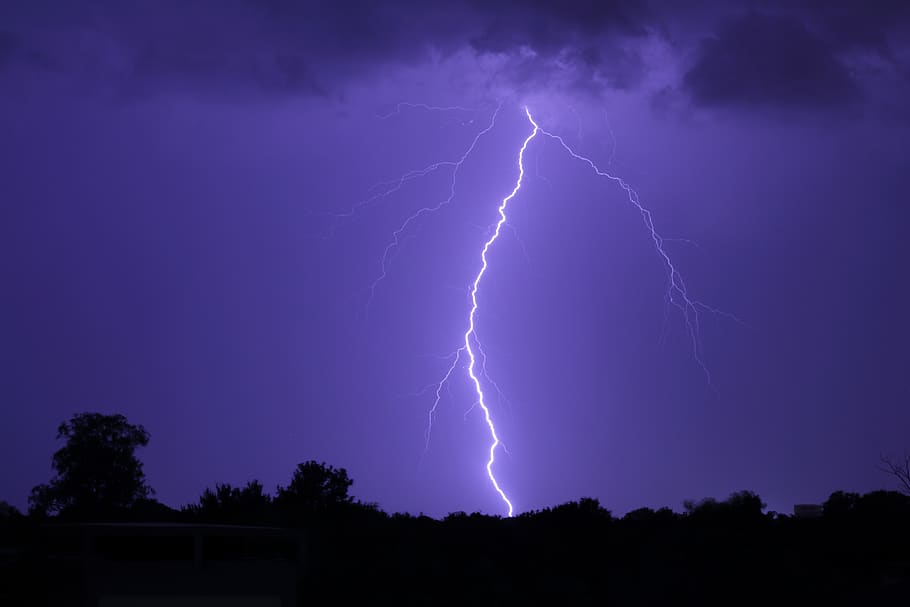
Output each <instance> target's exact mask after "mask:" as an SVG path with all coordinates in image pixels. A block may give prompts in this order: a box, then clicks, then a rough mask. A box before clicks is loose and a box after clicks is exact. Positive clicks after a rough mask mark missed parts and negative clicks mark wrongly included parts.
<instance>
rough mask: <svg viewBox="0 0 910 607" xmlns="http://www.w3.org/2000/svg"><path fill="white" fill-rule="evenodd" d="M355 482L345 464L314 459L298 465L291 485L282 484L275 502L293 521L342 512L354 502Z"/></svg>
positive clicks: (284, 514) (283, 513)
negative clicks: (340, 466)
mask: <svg viewBox="0 0 910 607" xmlns="http://www.w3.org/2000/svg"><path fill="white" fill-rule="evenodd" d="M353 483H354V481H352V480H351V479H350V478H349V477H348V472H347V470H345V469H344V468H334V467H333V466H330V465H328V464H325V463H317V462H315V461H312V460H311V461H308V462H304V463H302V464H298V465H297V469H296V470H294V474H293V476H292V477H291V482H290V483H289V484H288V486H287V487H282V486H280V485H279V486H278V494H277V496H276V497H275V505H276V507H277V508H278V510H279V511H280V512H281V513H282V515H283V516H285V517H286V518H288V519H290V520H291V521H299V520H301V519H306V518H308V517H311V516H313V515H322V514H328V513H333V512H340V511H341V510H343V509H345V508H346V507H347V506H350V505H351V504H353V501H354V498H353V497H352V496H351V495H349V493H348V492H349V491H350V489H351V485H352V484H353Z"/></svg>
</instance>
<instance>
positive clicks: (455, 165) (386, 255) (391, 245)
mask: <svg viewBox="0 0 910 607" xmlns="http://www.w3.org/2000/svg"><path fill="white" fill-rule="evenodd" d="M401 105H408V106H415V107H426V108H428V109H436V110H448V109H452V108H435V107H433V106H423V105H421V104H399V106H401ZM501 108H502V104H501V103H500V104H498V105H497V106H496V110H494V111H493V115H492V116H491V117H490V124H488V125H487V127H486V128H485V129H483V130H481V131H480V132H478V133H477V135H475V136H474V139H473V140H472V141H471V145H469V146H468V148H467V149H466V150H465V151H464V153H463V154H462V155H461V157H460V158H459V159H458V160H448V161H442V162H435V163H433V164H430V165H427V166H426V167H424V168H422V169H419V170H416V171H409V172H408V173H405V174H404V175H402V176H401V177H400V178H399V179H398V180H397V181H395V182H392V187H391V188H389V189H386V190H383V191H382V192H380V193H379V194H377V195H375V196H374V197H373V199H375V198H376V197H378V196H380V195H381V196H382V197H385V196H388V195H389V194H392V193H393V192H397V191H398V190H400V189H401V187H402V186H403V185H404V184H405V183H406V182H407V181H410V180H412V179H416V178H418V177H423V176H424V175H427V174H429V173H431V172H433V171H435V170H437V169H439V168H440V167H444V166H449V167H452V181H451V182H450V187H449V195H448V197H447V198H445V199H444V200H441V201H440V202H437V203H436V204H434V205H430V206H425V207H422V208H420V209H418V210H416V211H414V212H413V213H412V214H411V215H409V216H408V217H406V218H405V220H404V221H402V222H401V224H400V225H399V226H398V228H396V229H395V231H394V232H392V239H391V240H390V241H389V242H388V243H387V244H386V246H385V249H383V251H382V257H381V258H380V260H379V275H378V276H377V277H376V279H375V280H373V283H372V284H371V285H370V296H369V299H368V300H367V305H369V304H370V302H372V301H373V297H374V296H375V295H376V287H378V286H379V283H381V282H382V281H383V280H385V278H386V276H388V270H389V262H390V260H391V256H392V253H393V252H394V251H395V250H397V249H399V248H400V247H401V238H402V236H403V234H404V233H405V231H406V230H407V229H408V228H409V227H410V226H411V225H412V224H413V223H414V222H415V221H417V220H418V219H420V218H421V217H422V216H423V215H426V214H429V213H435V212H436V211H438V210H440V209H442V208H443V207H445V206H447V205H449V204H451V202H452V201H453V200H454V199H455V182H456V180H457V178H458V171H459V170H460V169H461V167H462V166H463V165H464V163H465V161H466V160H467V159H468V157H469V156H470V155H471V152H473V151H474V148H475V147H477V142H478V141H480V138H481V137H483V136H484V135H486V134H487V133H489V132H490V131H492V130H493V127H495V126H496V117H497V116H498V115H499V110H500V109H501ZM457 109H461V108H457ZM367 201H368V202H369V201H371V199H367ZM363 204H366V203H363ZM361 206H362V205H361ZM456 363H457V359H456Z"/></svg>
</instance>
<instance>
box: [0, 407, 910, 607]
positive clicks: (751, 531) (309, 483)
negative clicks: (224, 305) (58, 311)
mask: <svg viewBox="0 0 910 607" xmlns="http://www.w3.org/2000/svg"><path fill="white" fill-rule="evenodd" d="M88 415H95V414H88ZM77 417H80V416H77ZM127 426H130V427H127ZM137 429H138V430H141V427H133V426H131V425H130V424H128V423H127V422H126V420H125V419H123V418H122V417H120V416H100V417H81V418H80V419H76V418H74V419H73V420H70V421H69V422H67V423H66V424H64V425H62V426H61V428H60V432H59V434H60V436H61V438H64V439H66V441H67V446H68V447H69V446H74V447H75V446H76V445H78V446H79V447H78V449H75V451H76V452H79V453H80V454H81V455H82V456H83V457H85V456H87V455H88V456H90V457H91V458H92V459H93V461H94V464H93V467H94V472H92V474H90V475H89V476H90V477H91V478H80V475H82V474H85V473H86V472H87V469H86V468H85V467H82V468H80V467H79V466H77V465H75V464H74V463H73V462H67V454H68V453H73V452H74V451H73V450H71V451H66V452H64V453H63V454H62V455H61V452H59V451H58V453H57V454H55V456H54V470H55V471H56V476H55V477H54V478H53V479H52V480H51V481H50V482H49V483H48V484H46V485H41V486H39V487H36V489H35V491H33V492H32V497H31V500H30V512H29V513H28V514H21V513H18V512H16V511H15V510H14V509H10V508H4V507H2V506H0V537H3V538H5V540H4V542H5V544H6V545H11V544H16V543H19V544H20V545H24V544H27V543H28V542H29V541H31V540H30V539H29V538H32V537H34V534H35V532H36V530H37V529H39V528H40V527H41V526H45V527H46V526H47V525H53V524H57V523H59V522H67V521H69V522H72V521H80V520H81V521H90V520H105V521H110V520H120V521H128V520H132V521H158V522H174V523H197V524H201V523H206V524H208V523H215V524H236V525H267V526H279V527H295V528H299V529H302V530H303V532H304V533H305V536H306V538H307V554H308V556H307V562H306V567H305V570H304V573H303V574H302V577H301V581H300V588H301V594H300V596H301V601H302V602H303V603H312V602H317V603H318V602H332V603H342V604H344V603H352V602H354V601H369V602H370V603H376V602H379V603H391V604H434V605H435V604H444V605H448V604H472V605H507V604H508V605H511V604H522V605H528V604H564V603H570V602H571V603H573V604H604V603H609V604H616V605H666V604H674V605H677V604H706V603H720V602H723V603H726V604H780V603H784V604H791V603H796V602H803V603H805V604H813V605H814V604H829V605H838V604H851V605H879V604H881V605H884V604H889V605H890V604H908V602H910V497H908V496H907V495H903V494H901V493H898V492H892V491H876V492H872V493H867V494H865V495H858V494H854V493H845V492H840V491H838V492H835V493H833V494H832V495H831V496H830V497H829V498H828V499H827V500H826V501H825V502H824V504H823V508H822V511H821V512H820V513H818V514H819V516H818V517H816V518H797V517H794V516H790V515H786V514H780V513H774V512H767V511H766V508H765V504H764V503H762V500H761V499H760V497H759V496H758V495H756V494H755V493H752V492H749V491H741V492H737V493H734V494H732V495H731V496H729V497H728V498H727V499H724V500H715V499H711V498H708V499H704V500H701V501H690V502H685V503H684V509H683V511H682V512H674V511H672V510H670V509H669V508H661V509H658V510H653V509H649V508H641V509H638V510H634V511H632V512H629V513H627V514H625V515H624V516H622V517H616V516H614V515H613V514H612V513H611V512H610V511H609V510H607V509H606V508H604V507H603V506H601V504H600V503H599V502H598V501H597V500H596V499H590V498H582V499H580V500H578V501H573V502H569V503H566V504H561V505H559V506H555V507H552V508H545V509H542V510H537V511H533V512H527V513H524V514H521V515H519V516H516V517H514V518H501V517H499V516H488V515H482V514H478V513H474V514H467V513H464V512H458V513H453V514H450V515H448V516H446V517H445V518H443V519H441V520H437V519H432V518H429V517H424V516H413V515H409V514H388V513H385V512H383V511H382V510H380V509H379V508H378V507H377V506H376V505H373V504H366V503H362V502H359V501H357V500H355V499H354V498H353V497H352V496H351V493H350V489H351V486H352V480H351V479H350V478H349V477H348V475H347V472H346V471H345V470H344V469H336V468H334V467H332V466H330V465H327V464H323V463H318V462H312V461H311V462H305V463H303V464H300V465H299V466H298V467H297V468H296V469H295V470H294V471H293V473H292V474H291V478H290V481H289V482H288V484H287V485H284V486H279V487H277V488H276V490H275V491H274V492H269V491H266V490H265V489H264V488H263V486H262V485H261V484H260V483H259V482H257V481H251V482H249V483H248V484H246V485H244V486H239V487H238V486H231V485H226V484H216V485H215V486H213V487H211V488H209V489H206V490H204V491H203V493H202V495H201V496H200V498H199V500H198V501H197V502H195V503H193V504H190V505H187V506H184V507H182V508H180V509H171V508H169V507H167V506H165V505H163V504H160V503H158V502H156V501H155V500H154V497H153V492H152V491H151V488H150V487H148V486H147V485H146V484H145V481H144V476H143V475H142V474H141V463H140V462H139V461H138V459H135V458H134V459H130V458H129V457H127V455H130V454H132V449H135V447H137V446H141V445H142V444H144V443H143V441H144V442H147V434H145V433H144V430H141V431H138V432H137ZM125 436H131V437H132V438H133V439H135V441H138V442H135V444H133V445H132V449H131V448H130V446H129V443H130V441H129V440H125V439H124V437H125ZM93 443H94V446H92V444H93ZM61 451H62V450H61ZM127 452H129V453H127ZM105 458H107V460H105ZM104 461H109V462H110V461H116V465H114V466H110V467H109V468H106V467H105V465H104V464H103V462H104ZM124 470H131V472H130V473H129V475H128V476H129V478H130V479H131V480H129V483H130V484H129V486H130V487H132V488H133V490H132V491H131V492H130V491H122V490H120V489H116V488H113V487H107V484H108V483H116V482H123V478H122V475H123V474H124ZM137 479H139V481H140V482H133V481H136V480H137ZM17 538H18V539H17ZM4 542H0V544H3V543H4ZM16 567H19V569H17V568H16ZM33 574H34V572H33V571H32V572H31V573H30V571H29V570H28V568H27V567H26V566H25V565H22V564H21V563H20V564H19V565H12V564H10V563H6V564H5V566H4V567H2V568H0V588H2V587H3V584H4V583H9V584H11V586H9V587H13V586H15V585H17V584H18V587H19V588H22V586H23V584H29V583H34V584H40V583H43V582H40V581H37V580H36V579H35V578H34V575H33ZM30 575H32V576H33V577H29V576H30ZM29 580H32V581H31V582H30V581H29ZM3 596H4V595H3V594H2V592H0V598H2V597H3ZM10 596H11V595H10ZM0 602H2V601H0Z"/></svg>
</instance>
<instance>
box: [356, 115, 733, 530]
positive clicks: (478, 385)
mask: <svg viewBox="0 0 910 607" xmlns="http://www.w3.org/2000/svg"><path fill="white" fill-rule="evenodd" d="M403 108H420V109H425V110H432V111H474V110H471V109H469V108H462V107H460V106H448V107H440V106H430V105H426V104H414V103H399V104H398V105H397V106H396V109H395V111H394V112H392V113H390V114H388V115H386V116H383V117H382V118H389V117H391V116H394V115H396V114H398V113H400V112H401V110H402V109H403ZM501 108H502V104H501V103H500V104H499V105H497V107H496V110H495V111H494V112H493V113H492V116H491V118H490V122H489V125H488V126H487V127H486V128H484V129H483V130H481V131H479V132H478V133H477V134H476V135H475V137H474V139H473V140H472V142H471V144H470V145H469V146H468V148H467V149H466V150H465V152H464V153H463V154H462V155H461V156H460V157H459V158H458V159H457V160H452V161H441V162H436V163H433V164H430V165H427V166H426V167H424V168H422V169H417V170H412V171H409V172H408V173H405V174H404V175H402V176H401V177H400V178H399V179H397V180H395V181H391V182H386V183H385V184H380V185H381V186H383V187H384V189H382V190H381V191H379V192H378V193H376V194H374V195H373V196H372V197H370V198H368V199H367V200H365V201H362V202H360V203H357V204H355V205H354V206H353V207H352V208H351V210H350V212H349V213H346V214H344V215H342V216H340V217H346V216H350V215H353V214H354V213H356V212H357V210H358V209H359V208H360V207H361V206H363V205H366V204H369V203H371V202H373V201H375V200H377V199H378V198H384V197H386V196H389V195H391V194H393V193H394V192H397V191H398V190H400V189H401V188H402V187H403V186H404V184H405V183H407V182H408V181H410V180H412V179H417V178H419V177H423V176H425V175H428V174H429V173H431V172H434V171H436V170H438V169H440V168H442V167H451V168H452V180H451V184H450V188H449V195H448V197H447V198H445V199H444V200H442V201H440V202H438V203H436V204H434V205H429V206H425V207H422V208H420V209H418V210H417V211H415V212H414V213H412V214H411V215H409V216H408V217H407V218H405V220H404V221H403V222H402V223H401V224H400V225H399V226H398V228H397V229H396V230H395V231H394V232H393V233H392V237H391V239H390V240H389V242H388V243H387V245H386V247H385V249H384V250H383V253H382V256H381V258H380V261H379V266H380V268H379V269H380V271H379V274H378V276H377V277H376V279H375V280H374V281H373V283H372V284H371V286H370V300H372V298H373V295H374V294H375V291H376V288H377V286H378V285H379V284H380V283H381V282H382V280H383V279H385V278H386V276H387V272H388V267H389V263H390V260H391V256H392V253H393V252H394V251H395V250H396V249H398V248H399V247H400V246H401V239H402V237H403V235H404V234H405V232H406V231H407V230H408V228H409V227H410V226H411V225H412V224H414V222H416V221H417V220H418V219H420V218H421V217H422V216H423V215H426V214H429V213H434V212H436V211H439V210H440V209H442V208H443V207H445V206H447V205H449V204H450V203H452V201H453V200H454V199H455V184H456V180H457V176H458V172H459V170H460V169H461V168H462V166H463V165H464V163H465V162H466V160H467V159H468V157H469V156H470V155H471V153H472V152H473V151H474V149H475V147H476V146H477V144H478V141H479V140H480V138H481V137H483V136H484V135H485V134H487V133H489V132H490V131H491V130H493V128H494V127H495V125H496V117H497V115H498V113H499V111H500V109H501ZM524 113H525V116H526V117H527V119H528V123H529V124H530V126H531V132H530V134H529V135H528V136H527V137H526V138H525V139H524V141H523V142H522V144H521V147H520V148H519V150H518V159H517V164H518V177H517V179H516V181H515V185H514V186H513V188H512V190H511V191H510V192H509V193H508V195H506V196H505V197H504V198H503V199H502V200H501V201H500V204H499V207H498V209H497V211H498V215H499V218H498V220H497V221H496V223H495V224H493V225H492V226H491V227H492V233H491V235H490V236H489V238H488V239H487V240H486V241H485V242H484V243H483V247H482V248H481V251H480V268H479V269H478V271H477V274H476V275H475V277H474V280H473V282H471V285H470V302H471V305H470V310H469V312H468V317H467V328H466V330H465V332H464V340H463V344H462V345H461V346H459V347H458V348H457V349H456V350H455V351H453V352H452V353H451V354H449V356H448V357H447V358H450V359H451V364H449V366H448V367H447V368H446V371H445V373H444V374H443V376H442V378H441V379H440V380H439V381H438V382H436V383H434V384H429V385H428V386H426V387H425V388H424V389H423V390H421V392H420V394H424V393H426V392H428V391H431V390H432V391H433V393H434V395H435V398H434V401H433V405H432V407H431V408H430V409H429V411H428V413H427V428H426V433H425V450H424V454H426V452H427V451H428V450H429V444H430V436H431V433H432V429H433V422H434V420H435V417H436V413H437V410H438V408H439V405H440V403H441V401H442V398H443V391H444V390H445V389H446V387H447V386H448V384H449V382H450V381H451V380H452V377H453V375H454V374H455V372H456V370H457V369H458V368H459V365H461V364H464V362H466V363H467V374H468V378H469V379H470V381H471V384H472V385H473V387H474V392H475V394H476V400H475V401H474V403H473V404H472V406H471V408H470V409H469V410H468V413H469V412H470V411H471V410H473V409H474V408H475V407H479V408H480V409H481V411H482V413H483V417H484V421H485V423H486V425H487V429H488V430H489V436H490V445H489V450H488V458H487V462H486V472H487V477H488V478H489V481H490V483H491V485H492V486H493V489H495V491H496V493H497V494H498V495H499V497H500V499H501V500H502V502H503V504H504V505H505V506H506V508H507V510H508V516H510V517H511V516H512V515H513V513H514V507H513V504H512V501H511V500H510V499H509V497H508V496H507V495H506V493H505V491H504V490H503V488H502V486H501V485H500V483H499V481H498V479H497V478H496V475H495V473H494V466H495V464H496V452H497V450H498V449H499V448H500V447H502V448H503V450H504V451H505V452H506V453H508V451H506V450H505V446H504V445H503V442H502V440H501V439H500V437H499V434H498V433H497V430H496V425H495V424H494V421H493V417H492V414H491V412H490V408H489V406H488V404H487V396H486V394H485V392H484V382H485V383H486V384H487V385H489V386H490V387H492V388H493V389H495V390H496V392H497V393H498V395H499V400H500V402H502V401H505V400H507V399H505V396H504V394H503V392H502V390H501V388H500V387H499V385H498V384H497V383H496V382H495V381H493V379H492V378H490V377H489V375H488V374H487V370H486V361H487V356H486V354H485V352H484V350H483V346H482V344H481V341H480V338H479V337H478V334H477V324H476V317H477V310H478V308H479V302H478V293H479V290H480V287H481V283H482V282H483V278H484V275H485V274H486V273H487V269H488V268H489V259H488V254H489V253H490V251H491V249H492V247H493V246H494V245H495V243H496V241H497V240H498V239H499V236H500V234H501V233H502V229H503V226H508V224H507V211H508V208H509V203H510V202H511V201H512V200H513V199H515V197H516V196H517V195H518V193H519V191H520V190H521V188H522V185H523V183H524V177H525V166H524V160H525V152H526V150H527V149H528V146H529V145H530V143H531V141H532V140H534V139H535V138H537V136H538V135H544V136H545V137H548V138H549V139H551V140H553V141H555V142H556V143H558V144H559V145H560V146H561V148H562V149H563V150H564V151H565V152H566V153H567V154H568V155H569V156H571V157H572V158H574V159H576V160H578V161H580V162H582V163H584V164H586V165H587V166H588V167H589V168H590V169H591V170H592V171H593V172H594V174H595V175H597V176H598V177H602V178H605V179H608V180H610V181H612V182H614V183H616V184H618V185H619V187H620V188H621V189H622V190H623V191H624V192H625V194H626V197H627V200H628V202H629V203H630V204H632V206H633V207H634V208H635V209H636V210H637V211H638V213H639V214H640V216H641V219H642V221H643V223H644V225H645V228H646V229H647V231H648V234H649V235H650V237H651V240H652V242H653V244H654V248H655V251H656V252H657V254H658V256H659V257H660V259H661V262H662V264H663V266H664V270H665V272H666V275H667V291H666V295H665V299H666V303H667V309H668V310H669V308H670V306H674V307H676V308H678V309H679V310H680V312H681V313H682V317H683V320H684V322H685V327H686V331H687V333H688V336H689V338H690V340H691V343H692V353H693V356H694V359H695V361H696V362H697V363H698V365H699V366H700V368H701V370H702V371H703V372H704V374H705V377H706V379H707V382H708V384H709V385H710V386H711V387H712V388H713V383H712V379H711V373H710V371H709V369H708V366H707V364H706V363H705V360H704V356H703V354H702V346H701V340H700V322H701V319H700V312H705V311H707V312H710V313H712V314H714V315H722V316H726V317H728V318H731V319H732V320H735V321H737V322H740V323H742V321H741V320H740V319H738V318H737V317H736V316H734V315H732V314H729V313H726V312H723V311H721V310H717V309H715V308H713V307H711V306H708V305H706V304H704V303H702V302H701V301H698V300H697V299H694V298H693V297H691V296H690V295H689V291H688V288H687V286H686V283H685V280H684V279H683V277H682V274H681V273H680V272H679V270H678V269H677V268H676V266H675V264H674V263H673V260H672V258H671V257H670V255H669V254H668V253H667V250H666V248H665V246H664V244H665V243H667V242H672V241H673V240H674V239H665V238H664V237H663V236H661V234H660V233H659V232H658V231H657V228H656V227H655V225H654V219H653V216H652V214H651V211H650V210H649V209H648V208H647V207H645V206H644V205H643V204H642V203H641V200H640V199H639V196H638V193H637V192H636V191H635V190H634V189H633V188H632V187H631V186H630V185H629V184H628V183H626V182H625V181H624V180H623V179H622V178H621V177H618V176H616V175H614V174H612V173H610V172H608V171H605V170H603V169H601V168H600V167H599V166H598V165H597V164H596V163H595V162H594V161H593V160H592V159H591V158H589V157H587V156H584V155H582V154H579V153H578V152H576V151H575V150H574V149H573V148H572V147H571V146H570V145H569V144H568V143H567V142H566V141H565V139H563V137H561V136H560V135H557V134H555V133H552V132H550V131H547V130H545V129H543V128H541V127H540V126H539V125H538V123H537V122H536V121H535V120H534V117H533V116H532V114H531V111H530V109H529V108H528V107H525V108H524ZM608 127H609V123H608ZM610 131H611V137H612V129H610ZM613 140H614V142H613V149H612V151H611V157H610V163H611V164H612V160H613V155H614V154H615V146H616V144H615V138H613ZM537 173H538V176H540V175H539V169H538V171H537ZM541 179H543V177H541ZM548 183H549V182H548ZM551 187H552V185H551ZM519 240H520V239H519ZM677 240H680V239H677ZM686 242H688V241H686ZM743 324H745V323H743ZM478 357H479V359H480V360H479V364H478ZM481 379H483V380H484V382H482V381H481ZM465 416H467V413H466V414H465Z"/></svg>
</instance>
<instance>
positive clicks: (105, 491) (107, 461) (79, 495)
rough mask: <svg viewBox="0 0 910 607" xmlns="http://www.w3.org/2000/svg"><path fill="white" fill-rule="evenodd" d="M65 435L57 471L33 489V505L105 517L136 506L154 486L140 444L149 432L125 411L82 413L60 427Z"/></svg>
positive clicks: (42, 511) (38, 510)
mask: <svg viewBox="0 0 910 607" xmlns="http://www.w3.org/2000/svg"><path fill="white" fill-rule="evenodd" d="M57 438H58V439H64V440H65V441H66V444H65V445H64V446H63V447H61V448H60V449H59V450H58V451H57V452H56V453H54V457H53V460H52V464H51V466H52V468H53V469H54V471H55V472H56V474H55V476H54V478H52V479H51V481H50V482H49V483H47V484H42V485H38V486H37V487H35V488H34V489H32V493H31V496H30V497H29V511H30V512H32V513H34V514H38V515H55V514H63V515H69V516H76V517H81V518H99V517H104V516H109V515H110V514H111V513H113V512H117V511H122V510H124V509H128V508H131V507H133V506H135V505H137V504H138V503H140V502H142V501H145V500H147V499H148V498H149V497H150V496H151V495H153V494H154V491H153V490H152V488H151V487H149V486H148V484H147V483H146V480H145V473H144V472H143V471H142V462H140V461H139V459H138V458H137V457H136V454H135V451H136V449H137V448H138V447H144V446H146V445H147V444H148V442H149V434H148V432H147V431H146V430H145V428H143V427H142V426H141V425H134V424H131V423H129V422H128V421H127V419H126V417H124V416H123V415H104V414H101V413H79V414H77V415H74V416H73V417H72V418H71V419H70V420H69V421H67V422H63V423H62V424H60V426H59V427H58V428H57Z"/></svg>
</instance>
